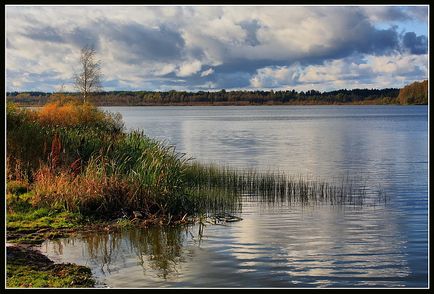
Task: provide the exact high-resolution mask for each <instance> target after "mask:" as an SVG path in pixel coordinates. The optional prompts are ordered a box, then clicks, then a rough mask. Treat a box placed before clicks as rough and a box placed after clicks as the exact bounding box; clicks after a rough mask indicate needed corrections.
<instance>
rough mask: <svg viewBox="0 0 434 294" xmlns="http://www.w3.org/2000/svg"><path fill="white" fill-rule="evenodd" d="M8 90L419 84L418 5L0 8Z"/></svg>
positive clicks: (424, 59)
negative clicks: (86, 56) (89, 54)
mask: <svg viewBox="0 0 434 294" xmlns="http://www.w3.org/2000/svg"><path fill="white" fill-rule="evenodd" d="M5 33H6V39H5V47H6V56H5V58H6V82H5V83H6V90H7V91H45V92H54V91H59V89H60V88H61V86H62V85H63V86H64V89H65V90H68V91H73V90H74V86H73V84H74V83H73V76H74V73H76V72H78V71H79V70H80V66H79V56H80V49H81V48H82V47H84V46H86V45H88V46H93V47H94V48H95V50H96V52H97V58H98V59H99V60H101V64H102V67H101V70H102V73H103V83H102V85H103V88H104V90H106V91H112V90H146V91H168V90H178V91H181V90H182V91H216V90H221V89H226V90H271V89H273V90H292V89H295V90H296V91H306V90H310V89H315V90H318V91H331V90H336V89H353V88H369V89H370V88H392V87H393V88H400V87H403V86H404V85H406V84H409V83H412V82H414V81H420V80H424V79H427V78H428V44H429V43H428V41H429V40H428V6H426V5H425V6H10V5H8V6H6V11H5Z"/></svg>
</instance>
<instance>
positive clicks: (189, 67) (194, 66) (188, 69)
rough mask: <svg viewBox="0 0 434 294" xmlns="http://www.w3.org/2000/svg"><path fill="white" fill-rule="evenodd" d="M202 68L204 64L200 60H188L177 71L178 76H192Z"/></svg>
mask: <svg viewBox="0 0 434 294" xmlns="http://www.w3.org/2000/svg"><path fill="white" fill-rule="evenodd" d="M201 68H202V64H201V63H200V61H199V60H193V61H188V62H185V63H183V64H181V65H180V66H179V68H178V70H177V71H176V75H177V76H178V77H188V76H191V75H193V74H195V73H197V72H198V71H200V69H201Z"/></svg>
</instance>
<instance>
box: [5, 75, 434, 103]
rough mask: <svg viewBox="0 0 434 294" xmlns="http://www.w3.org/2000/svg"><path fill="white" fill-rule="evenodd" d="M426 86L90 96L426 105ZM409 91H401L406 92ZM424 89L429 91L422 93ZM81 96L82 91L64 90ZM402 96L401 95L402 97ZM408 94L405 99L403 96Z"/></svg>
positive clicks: (35, 97)
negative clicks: (323, 90) (325, 90)
mask: <svg viewBox="0 0 434 294" xmlns="http://www.w3.org/2000/svg"><path fill="white" fill-rule="evenodd" d="M421 84H423V85H426V86H423V87H421V86H418V85H417V86H414V87H410V89H411V90H407V87H408V86H407V87H405V88H403V89H402V90H401V92H400V89H397V88H387V89H352V90H347V89H342V90H336V91H329V92H320V91H316V90H309V91H300V92H298V91H295V90H286V91H273V90H271V91H226V90H224V89H223V90H221V91H216V92H208V91H199V92H186V91H174V90H172V91H167V92H156V91H108V92H97V93H94V95H93V96H92V97H91V98H90V101H92V102H93V103H94V104H96V105H100V106H104V105H209V104H214V105H272V104H399V103H402V104H426V103H427V101H428V100H427V96H428V94H427V84H428V83H427V81H424V82H422V83H421ZM403 91H404V92H405V93H406V94H400V93H403ZM421 92H423V93H426V95H425V94H421ZM63 94H64V95H67V96H71V97H77V98H79V94H78V93H72V92H70V93H63ZM398 95H399V97H398ZM54 96H55V93H44V92H22V93H20V92H8V93H7V99H8V100H11V101H14V102H16V103H18V104H24V105H25V104H27V105H42V104H45V103H46V102H48V101H50V99H53V97H54ZM403 97H404V98H403Z"/></svg>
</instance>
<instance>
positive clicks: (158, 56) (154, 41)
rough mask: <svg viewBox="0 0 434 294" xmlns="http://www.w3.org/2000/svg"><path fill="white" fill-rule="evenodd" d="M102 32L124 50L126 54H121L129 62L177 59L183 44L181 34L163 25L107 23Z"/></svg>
mask: <svg viewBox="0 0 434 294" xmlns="http://www.w3.org/2000/svg"><path fill="white" fill-rule="evenodd" d="M104 32H105V35H106V37H107V38H109V39H111V40H113V41H115V42H117V43H118V44H119V45H120V46H121V48H122V49H123V50H126V52H127V53H128V56H127V55H126V54H123V56H124V57H125V58H126V60H129V61H131V62H137V61H140V60H141V61H143V60H147V59H154V60H173V59H177V58H179V57H180V56H181V51H182V48H183V46H184V39H183V38H182V36H181V34H180V33H179V32H177V31H174V30H171V29H169V28H167V27H165V26H160V27H158V28H149V27H145V26H143V25H140V24H137V23H131V24H115V23H107V24H106V25H105V26H104Z"/></svg>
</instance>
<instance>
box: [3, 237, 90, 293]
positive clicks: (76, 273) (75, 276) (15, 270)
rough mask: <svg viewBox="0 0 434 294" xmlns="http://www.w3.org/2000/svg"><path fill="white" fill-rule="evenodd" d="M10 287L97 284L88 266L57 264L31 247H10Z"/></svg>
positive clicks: (87, 286)
mask: <svg viewBox="0 0 434 294" xmlns="http://www.w3.org/2000/svg"><path fill="white" fill-rule="evenodd" d="M6 252H7V282H6V286H7V287H8V288H44V287H50V288H65V287H67V288H82V287H85V288H90V287H93V286H94V285H95V280H94V279H93V278H92V272H91V271H90V269H89V268H87V267H84V266H79V265H75V264H70V263H67V264H55V263H54V262H53V261H52V260H50V259H48V258H47V257H46V256H45V255H43V254H41V253H40V252H38V251H35V250H32V249H30V248H25V247H18V246H8V247H7V248H6Z"/></svg>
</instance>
